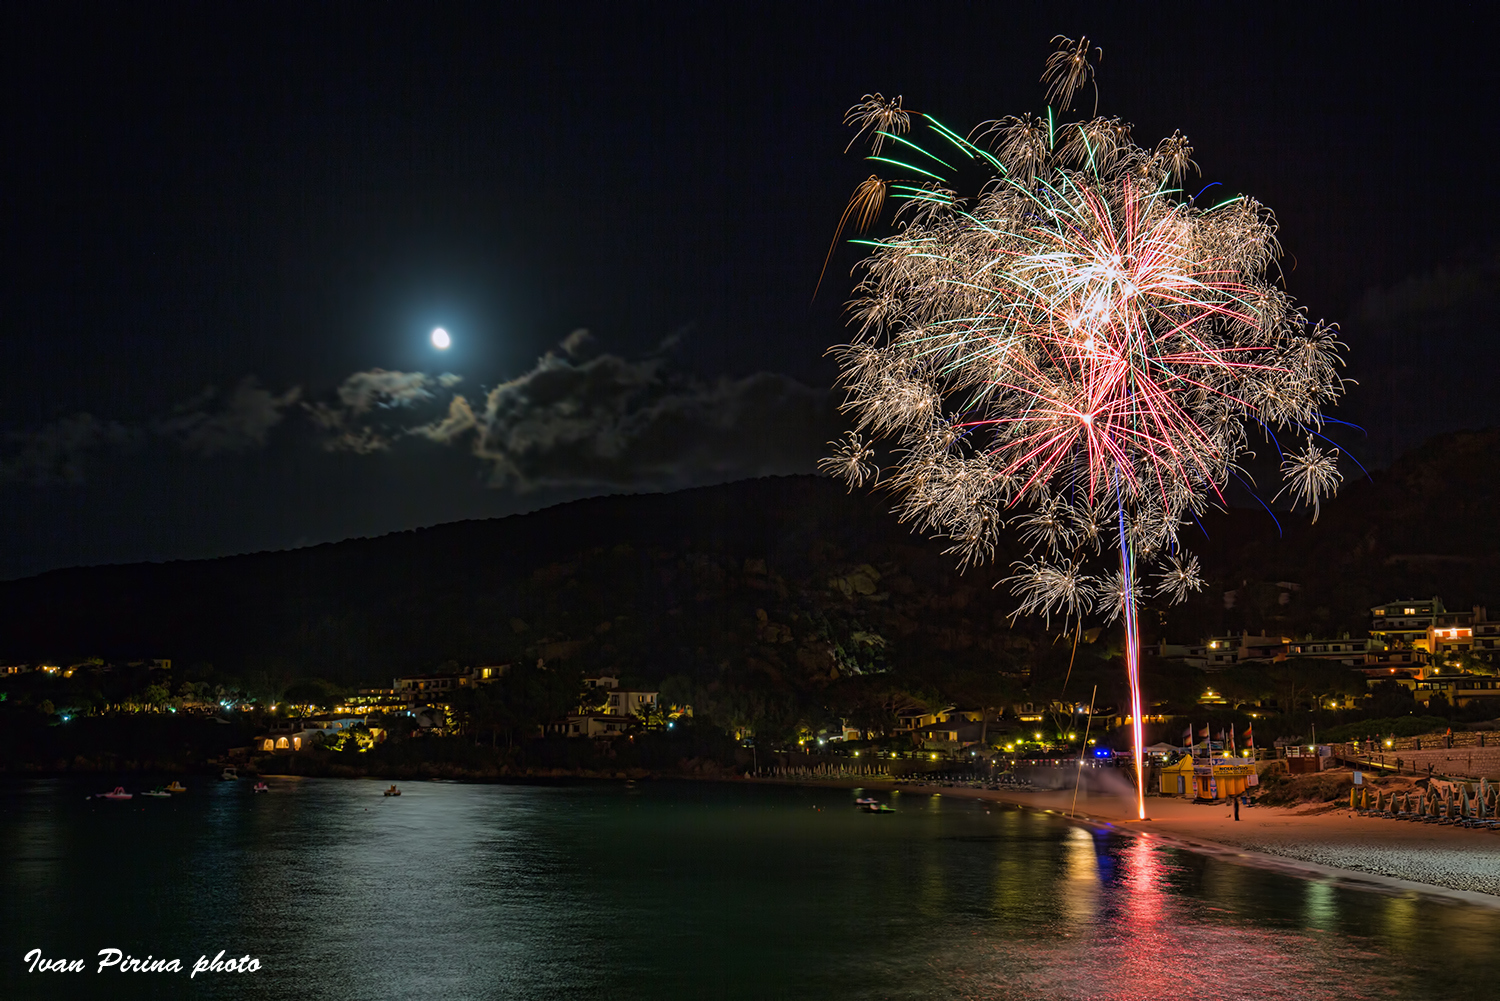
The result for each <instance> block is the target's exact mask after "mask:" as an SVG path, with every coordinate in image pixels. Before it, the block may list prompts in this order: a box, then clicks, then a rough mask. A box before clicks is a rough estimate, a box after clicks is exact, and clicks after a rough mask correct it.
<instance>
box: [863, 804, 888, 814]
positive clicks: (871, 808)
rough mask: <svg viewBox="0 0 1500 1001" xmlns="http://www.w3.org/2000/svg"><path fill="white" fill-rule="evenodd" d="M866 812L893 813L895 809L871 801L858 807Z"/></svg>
mask: <svg viewBox="0 0 1500 1001" xmlns="http://www.w3.org/2000/svg"><path fill="white" fill-rule="evenodd" d="M860 809H861V810H863V811H865V812H866V813H895V812H896V811H895V810H894V809H892V808H891V807H889V806H886V805H885V804H884V803H871V804H867V805H865V806H862V807H860Z"/></svg>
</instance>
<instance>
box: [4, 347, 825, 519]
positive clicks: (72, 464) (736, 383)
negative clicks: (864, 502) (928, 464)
mask: <svg viewBox="0 0 1500 1001" xmlns="http://www.w3.org/2000/svg"><path fill="white" fill-rule="evenodd" d="M677 340H678V338H677V337H673V338H670V339H669V340H668V341H665V342H663V343H662V345H661V346H660V347H659V349H658V350H657V351H656V352H654V353H652V354H649V355H646V356H644V357H640V358H627V357H623V356H621V355H618V354H612V353H609V352H604V351H601V350H599V346H598V344H597V342H596V341H595V340H594V338H593V337H592V336H591V335H590V334H589V332H588V331H586V330H575V331H574V332H573V333H571V334H569V335H568V336H567V337H566V338H564V339H563V341H562V342H561V343H560V344H559V345H558V347H557V349H556V350H554V351H549V352H547V353H546V354H544V355H543V356H542V357H541V358H539V359H538V360H537V362H536V364H535V365H534V366H532V368H531V369H530V370H528V371H526V372H524V373H522V374H521V375H518V376H516V377H515V378H512V379H509V380H507V381H505V382H502V383H500V384H499V385H496V386H494V387H493V388H490V389H488V390H482V391H481V392H480V393H478V394H476V395H468V394H463V393H458V392H456V388H457V387H458V386H459V385H460V384H461V383H462V382H463V379H462V378H461V377H460V376H458V375H455V374H453V373H443V374H441V375H430V374H428V373H425V372H399V371H389V370H386V369H379V368H376V369H370V370H368V371H363V372H355V373H354V374H352V375H350V376H349V377H348V378H346V379H345V380H344V381H343V382H342V383H341V384H340V385H339V386H338V387H337V388H336V389H334V390H332V391H331V392H329V393H328V394H327V395H326V396H325V397H323V398H309V397H308V396H307V394H306V393H304V391H303V389H302V388H301V387H299V386H294V387H292V388H290V389H286V390H283V391H280V392H274V391H272V390H270V389H267V388H265V387H263V386H262V385H261V384H260V383H259V382H258V381H257V380H256V379H255V378H254V377H247V378H245V379H243V380H241V381H240V383H239V384H238V385H237V386H236V387H235V388H234V389H233V390H232V391H230V392H228V393H224V392H221V391H220V390H218V389H216V388H213V387H210V388H208V389H205V390H204V391H203V392H202V393H200V394H198V395H197V396H195V397H193V398H192V399H189V400H187V401H185V402H183V403H182V404H179V405H178V406H176V407H174V408H172V410H171V411H170V412H169V413H167V414H166V415H164V416H162V417H158V418H154V419H152V420H149V421H146V422H144V423H142V424H139V425H135V426H132V425H127V424H122V423H118V422H112V421H102V420H99V419H98V418H95V417H93V416H92V415H90V414H86V413H83V414H76V415H74V416H72V417H68V418H64V419H63V420H60V421H56V422H54V423H53V424H50V425H48V426H46V427H44V428H42V429H41V430H39V431H34V432H27V433H19V434H13V435H11V436H10V441H11V443H12V448H11V449H10V450H9V451H10V454H9V456H8V457H5V458H0V476H4V477H5V478H8V479H11V480H20V481H27V482H32V483H39V484H42V483H75V484H76V483H82V482H84V481H85V480H86V479H87V478H88V469H89V467H90V465H91V464H92V463H93V462H94V461H95V460H97V459H100V458H103V457H105V456H107V455H111V454H115V455H118V454H122V453H124V452H125V451H127V450H130V449H133V448H137V447H140V446H142V445H143V444H145V443H147V442H153V441H154V442H157V443H170V444H171V445H173V446H175V447H176V448H177V449H178V450H180V451H181V452H182V453H183V454H186V455H189V456H194V457H200V458H205V457H213V456H224V455H228V454H233V453H241V452H247V451H253V450H256V449H261V448H264V447H266V446H267V445H268V444H269V443H270V442H271V441H272V439H273V431H277V429H278V427H280V426H282V425H300V426H301V427H302V429H303V433H304V435H306V434H307V433H308V432H310V433H311V435H312V438H313V441H314V442H315V443H316V446H317V447H319V448H321V449H323V450H325V451H331V452H350V453H354V454H359V455H372V454H375V453H390V452H394V451H396V450H398V449H409V448H415V447H423V446H426V447H431V446H433V445H436V446H442V447H450V448H458V449H463V450H465V451H467V452H468V453H469V454H471V455H472V456H473V457H474V459H475V460H476V461H477V462H478V463H479V464H480V465H481V467H482V468H483V469H484V470H485V471H486V472H487V475H488V481H489V483H490V484H491V485H492V486H494V487H497V488H506V489H512V490H516V491H529V490H535V489H539V488H544V487H572V488H606V489H670V488H673V487H678V486H686V485H692V484H697V483H706V482H714V481H721V480H725V479H732V478H737V477H742V476H757V475H768V474H776V473H794V472H811V471H812V470H813V468H814V463H815V462H816V460H817V457H818V455H819V454H820V453H821V449H822V448H823V442H825V441H827V440H828V439H829V438H830V437H833V436H834V435H835V433H836V431H837V428H838V421H837V417H836V414H835V410H834V407H833V404H832V401H831V400H830V398H829V394H828V392H827V391H826V390H822V389H815V388H813V387H809V386H807V385H804V384H802V383H800V382H798V381H796V380H794V379H791V378H789V377H787V376H784V375H778V374H774V373H765V372H762V373H757V374H755V375H750V376H745V377H743V378H735V379H730V378H721V379H715V380H705V379H701V378H699V377H696V376H693V375H691V374H688V373H686V372H683V371H681V370H679V369H677V368H676V367H674V366H673V364H672V362H671V358H670V349H671V348H672V347H673V346H674V345H675V343H676V341H677ZM295 418H300V420H296V419H295ZM277 433H280V432H277ZM303 440H304V441H305V440H306V439H305V437H304V439H303Z"/></svg>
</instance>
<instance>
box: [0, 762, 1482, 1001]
mask: <svg viewBox="0 0 1500 1001" xmlns="http://www.w3.org/2000/svg"><path fill="white" fill-rule="evenodd" d="M271 781H272V783H273V790H274V791H273V792H272V793H271V794H269V795H260V796H256V795H252V794H251V792H250V787H249V784H248V783H246V782H240V783H212V782H206V781H199V782H198V783H196V784H195V785H194V787H193V788H192V789H191V791H190V792H189V793H187V794H186V795H185V796H180V797H177V798H175V799H173V800H170V801H158V800H149V799H142V798H140V797H137V798H136V799H134V800H132V801H130V802H129V803H111V802H102V801H85V799H84V797H85V795H86V794H87V793H89V792H94V791H98V789H100V788H104V787H106V785H112V784H113V783H112V782H111V783H100V782H92V783H86V784H79V782H78V781H76V780H73V779H59V780H43V781H26V782H12V783H8V784H4V785H0V950H3V966H0V969H3V974H0V995H3V996H4V997H7V998H13V997H19V998H43V997H45V998H51V999H57V998H75V997H77V998H87V997H109V998H115V997H193V998H292V997H308V998H320V999H343V998H349V999H360V1001H365V999H380V998H403V999H404V998H416V997H422V998H427V997H432V998H444V999H469V998H473V999H512V998H514V999H524V1001H545V999H553V998H557V999H562V998H583V997H597V998H610V999H631V998H639V999H678V998H744V999H756V1001H763V999H777V998H786V999H794V998H795V999H799V1001H801V999H807V998H849V999H876V998H900V999H928V998H944V999H946V998H985V999H1007V1001H1008V999H1048V1001H1050V999H1106V998H1107V999H1116V998H1118V999H1141V1001H1157V999H1161V998H1169V997H1176V998H1183V997H1196V998H1257V999H1260V998H1286V999H1298V1001H1301V999H1319V998H1329V999H1340V1001H1353V999H1362V998H1400V999H1422V998H1432V999H1444V1001H1455V999H1464V998H1495V997H1497V996H1500V986H1497V985H1500V950H1497V949H1496V948H1495V945H1496V944H1497V943H1500V914H1496V913H1492V912H1489V911H1484V910H1479V909H1474V908H1468V907H1462V906H1451V905H1444V904H1438V903H1429V902H1424V901H1420V900H1416V899H1408V898H1403V897H1397V896H1385V895H1380V894H1371V893H1363V892H1360V891H1353V890H1343V889H1338V888H1335V887H1333V886H1330V885H1328V884H1327V883H1322V882H1317V881H1303V880H1298V879H1294V878H1291V877H1287V876H1283V875H1279V874H1276V873H1272V872H1266V871H1262V870H1259V869H1255V868H1250V867H1244V866H1237V865H1232V864H1229V863H1225V862H1220V861H1216V860H1213V859H1207V858H1203V857H1200V856H1196V855H1193V854H1191V853H1187V852H1182V851H1179V850H1176V849H1172V848H1164V847H1161V846H1158V845H1153V844H1151V843H1149V842H1146V841H1141V840H1136V839H1131V838H1125V837H1120V836H1117V835H1109V834H1099V833H1095V832H1091V831H1088V830H1086V829H1083V828H1079V827H1074V826H1071V825H1068V824H1066V823H1064V822H1062V821H1059V820H1057V819H1055V818H1052V817H1048V816H1045V815H1037V814H1030V813H1025V812H1022V811H1019V810H1015V809H1010V808H1003V807H999V806H994V805H990V804H981V803H974V802H970V801H963V800H957V799H951V798H927V797H918V796H913V795H905V796H903V795H899V794H898V795H894V796H888V797H887V796H882V798H883V799H888V800H889V801H891V802H893V803H894V804H895V805H896V807H897V809H898V811H899V812H898V813H897V814H895V815H891V816H870V815H866V814H861V813H859V812H857V811H856V810H855V809H854V808H853V807H852V806H851V802H850V801H851V800H852V798H853V796H854V795H855V794H853V793H850V792H847V791H844V790H812V789H795V788H783V787H758V788H743V787H739V786H727V785H713V784H680V783H642V784H641V785H640V786H639V787H638V788H633V789H627V788H625V787H623V786H622V785H619V784H613V785H604V784H601V785H573V786H498V785H456V784H446V783H413V784H410V785H406V786H403V791H404V795H403V796H401V797H400V798H399V799H386V798H384V797H382V796H381V794H380V793H381V789H382V788H384V784H383V783H379V782H375V781H339V780H319V779H300V780H295V779H282V780H276V779H273V780H271ZM111 946H112V947H115V948H119V949H121V950H122V951H125V952H127V953H130V954H132V955H135V956H145V955H147V954H150V955H152V956H153V957H162V956H168V957H171V956H175V957H179V958H181V959H182V960H183V962H184V965H186V966H191V965H192V962H193V961H194V960H196V959H197V958H198V956H199V955H200V954H203V953H207V954H208V955H209V956H210V958H212V956H213V955H214V954H215V953H217V952H218V951H219V950H220V949H224V950H227V951H228V953H230V954H233V955H243V954H247V953H248V954H249V955H252V956H255V957H257V958H258V959H259V960H260V962H261V964H262V969H261V970H260V972H258V973H254V974H248V975H231V974H219V975H206V974H200V975H199V976H198V977H197V978H196V979H195V980H191V981H189V979H188V978H187V975H186V974H182V975H180V976H173V975H143V974H119V973H103V974H96V973H94V972H92V970H93V963H92V962H90V964H89V969H90V972H88V973H85V974H73V975H68V974H50V975H45V976H44V975H42V974H29V975H28V974H26V973H25V972H24V970H25V964H24V963H23V962H22V957H23V955H24V954H25V953H26V952H28V951H29V950H30V949H32V948H40V949H41V950H42V951H43V953H44V954H45V955H47V956H49V957H65V958H80V957H85V958H89V959H91V960H92V958H93V957H94V956H95V954H96V953H97V952H98V950H99V949H101V948H105V947H111Z"/></svg>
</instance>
